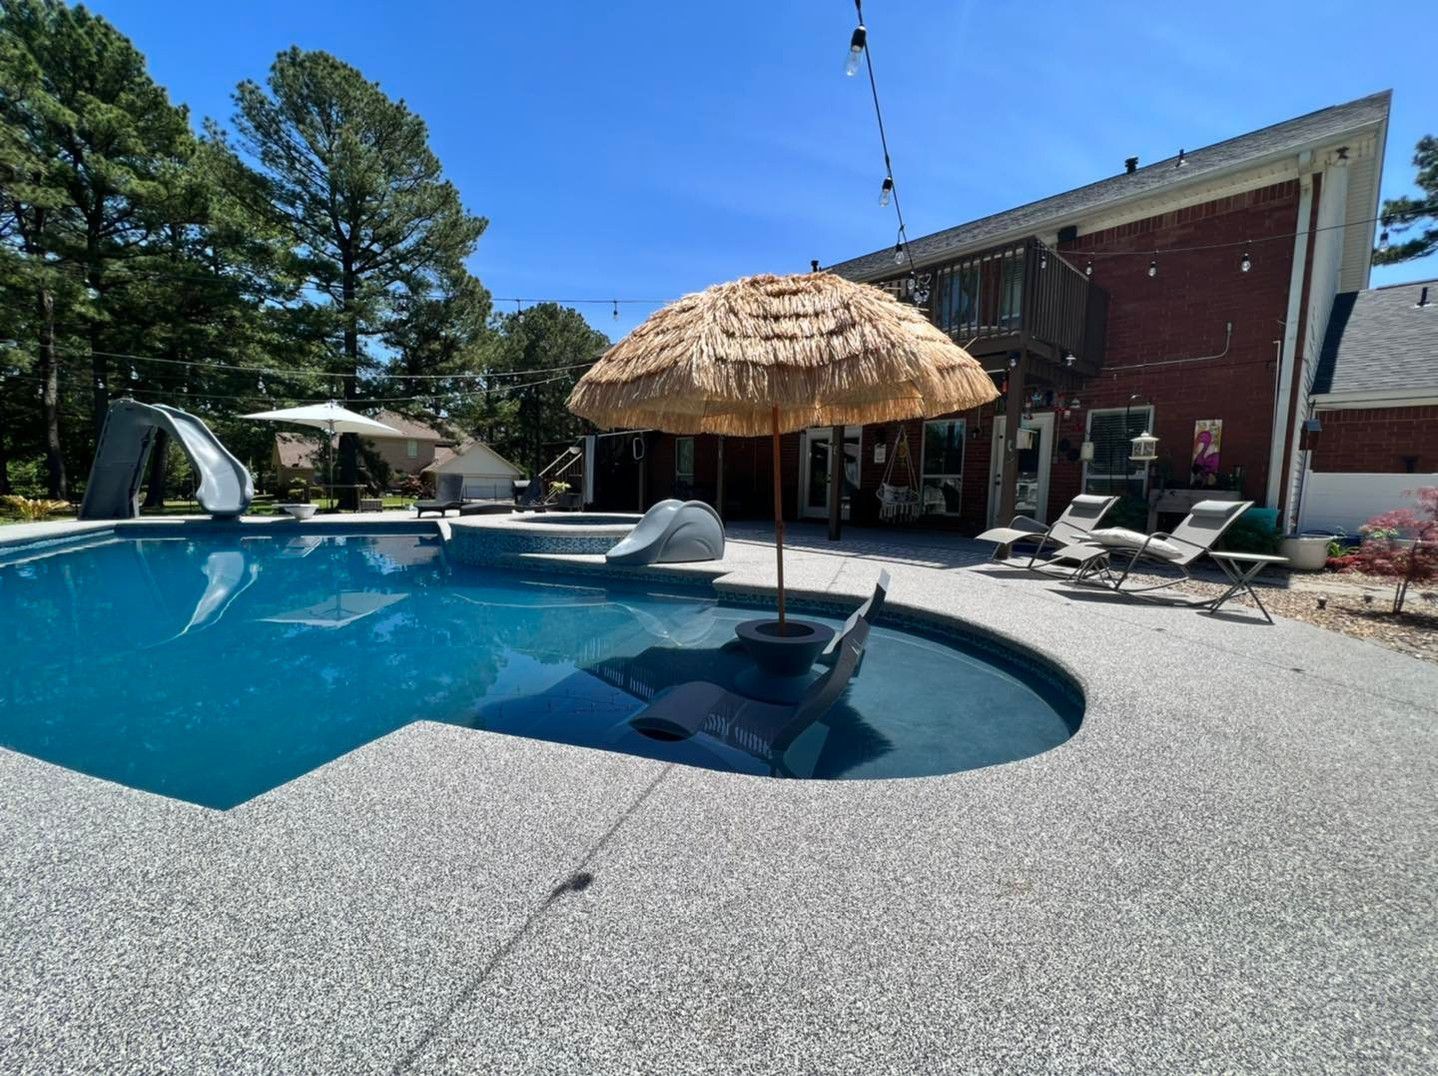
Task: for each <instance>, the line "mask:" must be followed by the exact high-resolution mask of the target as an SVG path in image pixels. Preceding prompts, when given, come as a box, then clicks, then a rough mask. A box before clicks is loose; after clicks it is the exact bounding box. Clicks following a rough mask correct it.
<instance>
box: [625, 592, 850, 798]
mask: <svg viewBox="0 0 1438 1076" xmlns="http://www.w3.org/2000/svg"><path fill="white" fill-rule="evenodd" d="M868 640H869V623H868V621H866V620H864V619H863V618H862V617H861V618H859V619H858V620H857V621H856V622H855V623H854V626H853V627H852V628H850V629H849V630H848V631H847V632H845V633H844V635H843V643H842V644H841V646H840V651H839V657H838V659H837V660H836V661H835V662H834V667H833V668H832V669H830V670H829V671H828V672H826V673H825V674H824V675H823V676H821V677H819V679H817V680H815V681H814V682H813V683H812V684H810V685H809V689H808V690H807V691H806V692H805V693H804V697H803V698H801V699H800V700H799V701H798V703H796V704H795V705H792V706H784V705H780V704H778V703H770V702H758V701H757V700H755V699H749V698H745V697H744V696H742V695H736V694H735V693H733V692H732V691H726V690H725V689H724V688H722V687H720V686H719V685H718V684H711V683H709V682H708V681H706V680H691V681H689V682H688V683H687V684H680V685H678V686H677V687H675V688H673V689H672V690H670V691H667V692H664V693H663V694H661V695H659V696H658V697H657V698H656V699H655V700H654V701H653V702H652V703H650V704H649V705H648V706H646V707H645V708H644V709H643V710H641V711H640V712H639V713H637V714H635V715H634V716H633V717H632V718H630V719H629V724H630V725H631V726H632V727H633V728H635V729H636V730H637V731H639V732H642V733H643V734H644V735H646V736H650V737H653V738H654V739H656V740H687V739H688V738H689V737H691V736H694V735H696V734H697V733H700V732H703V733H706V734H707V735H709V736H712V737H714V738H715V739H716V740H719V741H720V742H722V743H726V744H729V745H730V746H733V747H737V748H739V749H740V750H741V751H744V752H746V753H748V754H750V755H753V756H754V757H755V758H757V759H760V760H761V761H763V762H767V763H768V764H769V765H770V766H771V767H773V768H774V769H776V770H779V769H786V768H788V767H787V766H786V765H785V759H784V756H785V755H786V754H787V753H788V752H789V750H790V748H792V747H793V746H794V744H795V742H796V741H797V740H798V739H799V738H800V737H801V736H804V734H805V733H806V732H807V731H808V730H809V729H811V728H812V727H813V726H814V725H816V724H817V723H818V722H819V721H820V720H821V719H822V718H823V717H824V715H825V714H827V713H828V712H829V711H830V710H831V709H832V708H833V706H834V704H835V703H836V702H838V701H839V696H841V695H842V694H843V693H844V689H845V688H846V687H848V686H849V681H850V679H852V678H853V675H854V670H855V669H856V668H858V665H859V659H860V658H861V657H863V654H864V646H865V645H866V644H867V643H868ZM805 739H806V740H809V741H811V744H810V746H811V751H810V752H808V753H811V754H813V755H815V756H817V754H818V749H819V748H821V747H822V746H823V744H822V738H821V737H819V736H818V735H814V736H809V737H805ZM814 740H819V742H818V743H817V744H815V743H812V741H814ZM796 769H797V770H798V772H806V770H807V772H812V766H808V767H796Z"/></svg>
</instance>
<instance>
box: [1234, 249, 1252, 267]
mask: <svg viewBox="0 0 1438 1076" xmlns="http://www.w3.org/2000/svg"><path fill="white" fill-rule="evenodd" d="M1238 268H1239V269H1240V270H1241V271H1242V272H1245V273H1246V272H1248V271H1249V270H1250V269H1252V268H1253V256H1252V255H1251V254H1249V253H1248V251H1246V250H1245V251H1244V252H1243V257H1241V258H1239V259H1238Z"/></svg>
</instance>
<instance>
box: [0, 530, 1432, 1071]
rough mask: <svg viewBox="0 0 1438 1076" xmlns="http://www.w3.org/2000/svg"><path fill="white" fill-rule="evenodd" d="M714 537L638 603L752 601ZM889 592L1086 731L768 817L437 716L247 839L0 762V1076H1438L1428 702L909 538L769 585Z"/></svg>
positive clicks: (231, 829) (1401, 684) (1227, 628)
mask: <svg viewBox="0 0 1438 1076" xmlns="http://www.w3.org/2000/svg"><path fill="white" fill-rule="evenodd" d="M385 518H386V519H388V520H394V519H396V518H401V519H402V518H403V517H396V516H395V515H394V514H389V515H387V516H386V517H385ZM365 521H366V520H364V519H363V518H362V517H361V518H359V519H356V518H354V517H346V518H344V519H343V520H340V522H343V523H353V522H365ZM448 524H449V525H450V526H454V527H459V526H462V523H460V521H457V520H450V521H448ZM281 525H284V524H281ZM12 530H13V528H5V529H4V531H0V534H4V533H7V532H10V531H12ZM733 533H734V534H735V536H736V538H737V540H734V541H731V543H730V547H729V551H728V553H727V555H726V558H725V561H724V562H723V563H722V564H721V565H719V566H717V567H716V566H712V565H711V566H706V565H694V566H679V567H677V568H674V569H658V570H652V574H654V575H656V576H657V577H661V578H662V577H665V576H666V575H671V576H681V577H684V578H694V577H698V578H714V577H715V575H716V574H718V573H722V574H721V575H720V577H719V578H718V579H717V586H718V587H719V588H720V589H721V591H722V590H725V589H730V588H732V589H735V590H738V591H743V592H750V591H759V590H764V589H767V588H769V587H771V586H772V571H773V568H772V560H773V549H772V546H769V545H766V544H765V540H764V531H763V529H762V528H749V527H737V528H734V529H733ZM595 561H596V558H592V557H570V558H563V557H554V556H551V557H537V558H534V559H533V560H532V561H531V563H533V564H534V566H536V567H545V566H547V567H556V566H559V567H563V568H565V569H566V570H571V571H593V570H597V565H596V563H595ZM880 563H883V564H885V565H887V566H889V567H890V570H891V571H892V573H893V590H892V597H891V601H892V602H893V603H894V607H895V608H897V609H900V610H904V609H907V610H909V611H911V612H913V613H926V614H929V615H937V616H946V617H956V618H959V619H962V620H966V621H972V622H975V623H978V624H980V625H983V626H985V627H988V628H990V629H991V630H994V631H997V632H999V633H1002V634H1005V635H1008V636H1010V637H1014V638H1019V639H1023V640H1026V641H1027V642H1028V643H1029V644H1030V645H1032V646H1033V647H1034V648H1036V649H1037V650H1039V651H1040V652H1042V653H1044V654H1047V655H1049V656H1051V657H1052V658H1054V659H1055V660H1057V661H1059V662H1061V663H1062V664H1063V665H1065V666H1066V667H1067V668H1069V669H1070V670H1072V671H1074V672H1075V673H1076V674H1077V675H1078V676H1079V677H1080V678H1081V680H1082V681H1083V683H1084V687H1085V690H1086V692H1087V694H1088V709H1087V713H1086V716H1085V719H1084V724H1083V726H1082V728H1081V729H1080V730H1079V732H1078V734H1077V735H1076V736H1075V737H1074V738H1073V739H1072V740H1070V741H1069V742H1068V743H1067V744H1065V745H1063V746H1061V747H1059V748H1057V749H1056V750H1053V751H1050V752H1048V753H1046V754H1043V755H1040V756H1037V757H1034V758H1030V759H1026V760H1022V761H1019V762H1014V763H1009V764H1006V765H1002V766H996V767H992V768H989V769H984V770H976V771H970V772H966V773H960V774H954V775H950V776H945V777H936V778H924V779H916V780H902V781H886V782H781V781H770V780H765V779H760V778H750V777H742V776H736V775H730V774H723V773H717V772H713V771H708V770H698V769H690V768H686V767H682V766H675V765H666V764H662V763H656V762H651V761H647V760H643V759H638V758H633V757H630V756H625V755H616V754H606V753H602V752H596V751H591V750H586V749H583V748H576V747H568V746H563V745H558V744H550V743H542V742H538V741H531V740H526V739H518V738H511V737H506V736H501V735H496V734H489V733H484V732H476V731H472V730H467V729H462V728H457V727H453V726H449V725H443V724H438V723H433V722H424V721H420V722H417V723H415V724H412V725H409V726H407V727H406V728H404V729H402V730H400V731H398V732H396V733H394V734H392V735H390V736H387V737H384V738H383V739H381V740H378V741H375V742H373V743H371V744H369V745H367V746H365V747H363V748H361V749H359V750H357V751H355V752H352V753H351V754H349V755H346V756H344V757H342V758H340V759H338V760H336V761H334V762H333V763H331V764H329V765H327V766H324V767H322V768H321V769H319V770H316V771H314V772H312V773H310V774H307V775H306V776H304V777H302V778H299V779H298V780H296V781H293V782H291V783H290V784H287V785H284V786H282V787H280V788H278V789H276V790H274V791H272V792H270V793H267V794H266V795H263V796H261V797H259V798H257V799H254V800H251V801H249V802H248V803H245V804H243V805H241V806H239V807H237V808H234V809H233V810H230V811H227V812H215V811H209V810H205V809H203V808H199V807H195V806H192V805H190V804H186V803H181V802H178V801H174V800H168V799H163V798H160V797H156V796H152V795H148V794H145V793H142V792H137V791H133V790H130V789H126V788H123V787H121V786H118V785H113V784H108V783H105V782H101V781H97V780H94V779H92V778H88V777H85V776H83V775H80V774H77V773H74V772H71V771H67V770H64V769H61V768H58V767H55V766H52V765H49V764H47V763H44V762H40V761H37V760H35V759H32V758H29V757H26V756H23V755H18V754H15V753H12V752H7V751H0V911H3V922H4V926H3V929H0V1070H4V1071H45V1072H62V1071H76V1072H79V1071H96V1070H104V1071H134V1072H152V1071H156V1070H161V1069H174V1070H181V1071H205V1072H210V1071H213V1072H227V1073H229V1072H245V1071H254V1072H276V1071H305V1072H317V1071H344V1072H394V1071H400V1072H505V1073H509V1072H516V1073H518V1072H534V1073H551V1072H573V1073H609V1072H615V1073H619V1072H625V1073H627V1072H656V1073H687V1072H703V1073H770V1072H785V1073H787V1072H825V1073H829V1072H842V1073H856V1074H857V1073H863V1074H872V1073H882V1072H894V1073H914V1072H924V1073H931V1072H969V1071H996V1072H1024V1071H1036V1072H1092V1071H1099V1070H1101V1071H1115V1072H1134V1073H1156V1072H1195V1071H1209V1070H1214V1071H1238V1072H1255V1073H1259V1072H1262V1073H1274V1072H1294V1073H1300V1072H1302V1073H1309V1072H1314V1071H1325V1072H1355V1073H1356V1072H1373V1071H1385V1072H1424V1071H1431V1070H1432V1069H1433V1068H1434V1067H1435V1061H1438V1057H1435V1054H1438V1041H1435V1034H1434V1031H1435V1027H1434V1024H1435V1016H1434V1014H1435V1013H1438V972H1435V967H1438V796H1435V792H1434V790H1435V788H1438V750H1435V748H1438V668H1435V667H1434V666H1432V665H1431V664H1425V663H1422V662H1419V661H1416V660H1414V659H1411V658H1406V657H1403V656H1401V655H1398V654H1395V653H1392V652H1390V651H1386V650H1383V649H1381V648H1378V647H1376V646H1373V645H1371V644H1367V643H1363V642H1359V641H1356V640H1353V639H1349V638H1345V637H1343V636H1338V635H1334V634H1331V633H1327V632H1323V631H1320V630H1318V629H1316V628H1312V627H1309V626H1307V625H1304V624H1298V623H1295V622H1292V621H1284V620H1280V621H1279V622H1278V624H1277V625H1276V626H1274V627H1269V626H1267V625H1265V624H1263V623H1262V622H1261V621H1259V620H1257V619H1256V618H1254V617H1253V616H1252V615H1251V614H1250V613H1248V612H1246V611H1243V610H1235V612H1234V614H1233V615H1232V616H1220V617H1207V616H1200V615H1197V614H1196V613H1194V612H1192V611H1188V610H1182V609H1173V608H1163V607H1158V606H1153V605H1147V604H1139V603H1133V602H1128V601H1113V600H1108V599H1107V598H1106V596H1105V595H1102V594H1097V593H1089V592H1074V591H1072V590H1070V589H1068V588H1065V587H1063V586H1062V585H1061V584H1057V583H1050V582H1046V581H1043V580H1040V579H1036V578H1033V577H1029V576H1024V575H1022V574H1020V573H1018V572H1016V571H1013V570H1011V569H1006V568H1002V567H995V566H990V565H986V564H984V563H983V562H982V561H981V560H980V554H979V551H978V550H977V548H976V547H974V546H972V545H970V544H967V543H960V542H957V541H953V542H949V541H936V540H934V539H933V538H931V537H929V536H922V535H921V536H915V537H913V538H909V537H908V536H906V535H904V534H903V533H898V534H888V533H880V532H872V531H870V532H857V531H856V532H854V533H853V534H851V535H850V536H848V537H846V539H845V541H844V542H843V543H841V544H839V545H838V546H837V547H828V546H827V544H826V543H824V542H823V541H822V539H821V538H816V536H815V534H814V533H813V532H805V531H800V530H798V529H796V531H795V533H794V535H793V544H792V545H791V548H790V552H789V555H788V557H787V558H786V566H787V572H786V575H787V579H788V582H789V584H790V586H791V588H792V589H793V590H794V591H795V592H798V593H806V594H810V595H813V596H825V597H829V598H832V599H841V598H843V599H854V598H857V597H859V596H860V595H862V594H864V593H866V592H867V591H868V590H869V589H870V588H871V587H872V585H873V580H874V577H875V575H876V574H877V571H878V567H879V565H880ZM875 671H876V670H875V669H874V668H873V667H870V668H867V669H866V673H865V675H873V674H874V672H875ZM146 673H148V670H139V669H137V674H146ZM959 702H961V700H956V704H958V703H959Z"/></svg>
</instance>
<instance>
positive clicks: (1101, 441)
mask: <svg viewBox="0 0 1438 1076" xmlns="http://www.w3.org/2000/svg"><path fill="white" fill-rule="evenodd" d="M1126 410H1127V409H1125V408H1122V407H1109V408H1105V409H1103V410H1098V411H1090V412H1089V413H1088V426H1087V430H1086V433H1085V436H1084V439H1085V440H1087V441H1092V442H1093V459H1092V460H1090V461H1089V462H1088V463H1085V464H1084V469H1083V488H1084V492H1085V493H1131V494H1133V495H1134V496H1138V497H1142V496H1144V495H1145V494H1147V493H1148V464H1147V463H1141V462H1138V461H1135V460H1131V459H1129V458H1128V454H1129V452H1130V451H1132V449H1133V445H1132V443H1131V442H1132V439H1133V438H1135V437H1137V436H1138V435H1139V434H1141V433H1143V432H1144V431H1145V430H1151V429H1152V428H1153V408H1152V407H1150V406H1148V405H1147V404H1145V405H1144V406H1143V407H1135V408H1133V409H1132V410H1128V411H1127V413H1128V429H1127V430H1125V429H1124V421H1123V416H1124V413H1125V411H1126Z"/></svg>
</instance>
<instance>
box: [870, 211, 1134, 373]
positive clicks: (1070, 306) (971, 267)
mask: <svg viewBox="0 0 1438 1076" xmlns="http://www.w3.org/2000/svg"><path fill="white" fill-rule="evenodd" d="M925 274H927V276H928V281H927V283H928V297H927V302H926V303H923V304H921V305H924V306H926V307H927V309H928V312H929V320H931V321H932V322H933V323H934V324H935V325H937V326H938V327H939V328H941V329H943V330H944V332H946V333H948V334H949V336H950V337H951V338H952V339H953V340H954V342H955V343H958V344H961V345H962V346H963V347H965V348H966V349H967V350H968V351H969V353H970V354H972V355H973V356H974V357H975V358H978V359H985V358H988V357H991V356H998V355H1007V354H1011V353H1016V352H1018V351H1020V350H1022V349H1025V348H1026V349H1027V350H1028V352H1029V354H1030V356H1031V359H1032V360H1034V368H1033V372H1034V373H1035V374H1037V375H1038V376H1040V377H1045V375H1048V379H1050V380H1054V381H1062V382H1068V381H1071V380H1073V379H1074V378H1075V377H1078V378H1083V377H1092V376H1093V375H1095V374H1097V373H1098V372H1099V369H1100V368H1101V367H1102V366H1103V357H1104V326H1105V324H1106V322H1107V320H1108V294H1107V292H1105V291H1104V290H1103V289H1102V288H1100V287H1098V286H1097V285H1095V284H1094V283H1093V282H1092V281H1091V280H1090V279H1089V278H1088V276H1087V275H1086V274H1085V273H1084V272H1083V271H1082V270H1081V269H1078V268H1075V267H1074V266H1073V265H1071V264H1069V262H1067V261H1066V260H1064V258H1063V257H1062V256H1061V255H1060V254H1059V253H1058V252H1057V251H1055V250H1051V249H1050V248H1048V247H1047V246H1045V245H1044V244H1043V243H1041V242H1040V241H1039V240H1038V239H1036V238H1033V237H1030V238H1028V239H1023V240H1020V241H1018V242H1016V243H1011V244H1006V245H1003V246H997V247H992V248H990V249H988V250H983V251H978V252H976V253H973V254H965V255H962V256H961V257H958V258H955V259H954V260H952V261H949V262H944V263H942V264H940V265H936V266H927V267H925V269H924V270H923V271H922V272H921V273H920V274H919V276H920V279H921V280H922V279H923V276H924V275H925ZM879 283H880V286H881V287H884V288H886V289H887V290H889V291H890V292H893V293H894V294H897V295H898V296H899V297H900V298H909V299H912V297H913V296H912V285H911V283H910V280H909V278H908V275H907V274H905V276H903V277H901V278H897V279H893V280H888V281H882V282H879Z"/></svg>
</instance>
